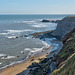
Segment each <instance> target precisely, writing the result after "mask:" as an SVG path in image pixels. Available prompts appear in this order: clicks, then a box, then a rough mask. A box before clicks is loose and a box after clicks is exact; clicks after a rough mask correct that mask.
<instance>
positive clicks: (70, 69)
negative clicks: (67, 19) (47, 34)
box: [51, 28, 75, 75]
mask: <svg viewBox="0 0 75 75" xmlns="http://www.w3.org/2000/svg"><path fill="white" fill-rule="evenodd" d="M62 42H63V44H64V45H63V48H62V50H61V51H60V52H59V53H58V54H57V56H56V57H54V60H56V66H57V68H58V69H57V70H55V71H54V72H53V73H52V74H51V75H75V71H74V70H75V28H74V29H73V30H72V31H71V32H69V33H67V34H66V35H65V36H64V38H63V39H62Z"/></svg>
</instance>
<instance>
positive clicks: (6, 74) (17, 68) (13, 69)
mask: <svg viewBox="0 0 75 75" xmlns="http://www.w3.org/2000/svg"><path fill="white" fill-rule="evenodd" d="M51 49H52V47H51V48H49V49H47V50H44V51H43V52H40V53H38V54H35V55H34V56H32V57H30V58H28V59H26V60H25V61H24V62H22V63H20V64H15V65H12V66H9V67H7V68H5V69H2V70H0V75H16V74H18V73H20V72H22V71H24V70H26V69H27V67H28V66H29V65H31V64H32V63H33V62H37V63H39V58H46V55H48V53H50V51H51ZM32 59H34V60H33V61H32Z"/></svg>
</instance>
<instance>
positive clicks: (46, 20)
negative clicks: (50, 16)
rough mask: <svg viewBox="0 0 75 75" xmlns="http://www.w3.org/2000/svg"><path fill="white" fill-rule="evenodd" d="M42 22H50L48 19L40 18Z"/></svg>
mask: <svg viewBox="0 0 75 75" xmlns="http://www.w3.org/2000/svg"><path fill="white" fill-rule="evenodd" d="M42 22H50V21H49V20H42Z"/></svg>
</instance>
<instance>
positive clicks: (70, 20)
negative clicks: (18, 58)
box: [17, 17, 75, 75]
mask: <svg viewBox="0 0 75 75" xmlns="http://www.w3.org/2000/svg"><path fill="white" fill-rule="evenodd" d="M42 22H49V21H48V20H43V21H42ZM62 24H63V25H62ZM65 25H66V26H65ZM64 27H65V28H64ZM74 27H75V17H66V18H64V19H62V20H61V21H60V22H59V23H58V26H57V28H56V30H55V31H53V32H49V33H45V34H44V35H41V36H40V39H42V38H45V37H56V36H57V37H59V39H60V40H62V38H63V39H64V40H62V42H63V44H64V43H65V42H66V41H67V40H68V39H70V38H71V37H72V36H71V37H70V34H71V33H69V35H68V34H67V33H68V32H70V31H71V30H72V29H73V28H74ZM64 29H65V30H66V31H65V30H64ZM74 31H75V29H74V30H73V31H72V32H74ZM57 32H58V33H57ZM65 34H67V35H66V36H67V37H66V38H65ZM57 37H56V38H57ZM72 43H73V42H72ZM64 46H65V44H64ZM64 46H63V48H62V49H60V50H61V51H60V52H58V54H54V55H53V57H50V58H45V59H40V63H32V65H31V66H29V67H28V69H30V71H29V73H28V74H27V75H50V74H51V75H58V74H57V73H56V72H54V70H56V69H57V71H58V69H59V68H60V67H61V66H63V65H64V63H62V62H64V61H65V60H67V59H68V57H69V56H70V55H71V54H73V53H74V52H73V51H74V50H73V51H72V49H71V52H72V53H71V54H68V51H67V50H66V55H65V53H64V51H63V49H64ZM66 46H67V45H66ZM62 53H63V54H62ZM60 54H61V55H60ZM58 55H60V57H61V56H63V58H60V57H58ZM59 58H60V59H59ZM52 72H53V73H52ZM58 73H59V72H58ZM63 73H64V72H63ZM73 73H74V72H73ZM17 75H25V71H23V72H22V73H20V74H17ZM61 75H63V74H61ZM66 75H67V74H66ZM72 75H74V74H72Z"/></svg>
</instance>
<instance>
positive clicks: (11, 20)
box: [0, 14, 69, 69]
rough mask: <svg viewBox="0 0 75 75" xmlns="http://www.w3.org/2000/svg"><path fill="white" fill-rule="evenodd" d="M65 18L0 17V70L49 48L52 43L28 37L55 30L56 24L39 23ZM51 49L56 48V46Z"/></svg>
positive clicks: (58, 16) (61, 16)
mask: <svg viewBox="0 0 75 75" xmlns="http://www.w3.org/2000/svg"><path fill="white" fill-rule="evenodd" d="M66 16H69V15H27V14H26V15H0V69H2V68H5V67H7V66H9V65H12V64H15V63H21V62H23V61H24V60H25V59H26V58H27V57H28V56H29V55H30V54H31V53H33V54H34V53H38V52H40V51H41V50H43V49H44V48H47V47H49V46H51V44H52V43H47V42H46V41H43V40H40V39H39V38H32V36H28V35H30V34H32V33H35V32H44V31H50V30H55V29H56V27H57V24H56V23H50V22H47V23H44V22H41V21H42V20H43V19H49V20H61V19H62V18H64V17H66ZM24 36H27V37H24ZM16 37H18V38H16ZM50 40H53V38H51V39H50ZM53 48H57V44H54V47H53ZM53 50H55V49H53Z"/></svg>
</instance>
